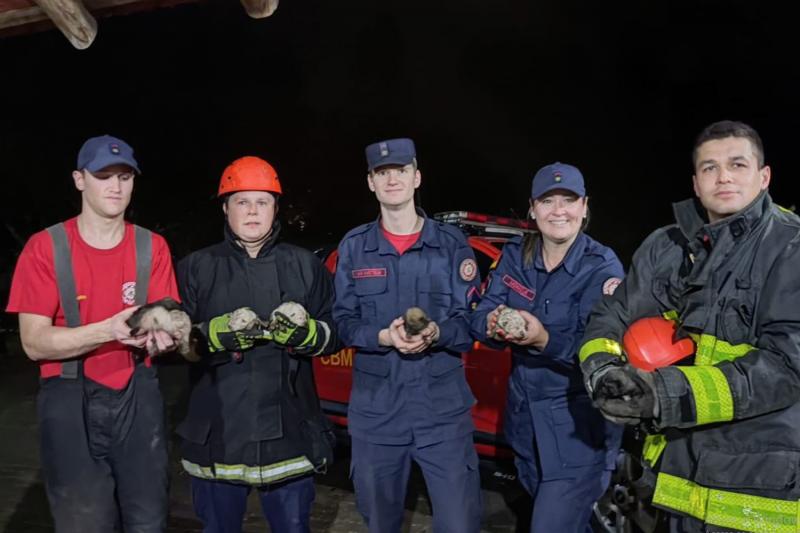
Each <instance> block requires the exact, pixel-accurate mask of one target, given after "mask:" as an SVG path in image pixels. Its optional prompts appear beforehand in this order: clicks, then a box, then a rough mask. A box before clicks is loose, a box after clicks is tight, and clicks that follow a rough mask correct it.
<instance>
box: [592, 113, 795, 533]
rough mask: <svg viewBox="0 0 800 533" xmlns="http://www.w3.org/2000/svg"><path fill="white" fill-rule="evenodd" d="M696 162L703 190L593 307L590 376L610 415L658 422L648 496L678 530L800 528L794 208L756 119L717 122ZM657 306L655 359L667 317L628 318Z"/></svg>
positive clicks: (653, 426)
mask: <svg viewBox="0 0 800 533" xmlns="http://www.w3.org/2000/svg"><path fill="white" fill-rule="evenodd" d="M693 164H694V176H693V184H694V191H695V194H696V196H697V200H694V199H690V200H686V201H683V202H680V203H677V204H675V205H674V213H675V219H676V223H675V224H673V225H670V226H667V227H664V228H661V229H659V230H656V231H655V232H654V233H652V234H651V235H650V236H649V237H648V238H647V239H646V240H645V242H644V243H643V244H642V246H641V247H640V248H639V250H637V252H636V254H635V255H634V258H633V264H632V266H631V269H630V271H629V272H628V275H627V277H626V278H625V281H624V282H623V283H622V285H620V287H619V289H618V290H617V291H616V292H615V293H614V295H613V296H612V297H610V298H607V299H604V300H603V301H602V302H601V303H600V304H598V306H597V307H596V308H595V309H594V311H593V313H592V315H591V316H590V318H589V324H588V326H587V329H586V334H585V337H584V340H583V344H582V348H581V350H580V354H579V356H580V360H581V362H582V363H581V366H582V370H583V373H584V376H585V379H586V384H587V388H588V390H589V392H590V393H591V394H592V396H593V398H594V400H595V402H596V404H597V405H598V406H599V408H600V409H601V411H602V413H603V414H604V415H605V416H606V417H607V418H609V419H611V420H615V421H619V422H624V423H627V424H631V425H641V427H644V428H645V429H647V430H648V431H650V432H651V435H650V437H648V439H647V440H646V442H645V450H644V454H643V456H644V457H645V458H646V460H647V462H648V463H649V464H650V466H652V467H653V469H654V470H655V471H657V474H658V475H657V478H656V483H655V489H654V493H653V495H652V503H653V504H654V505H655V506H657V507H659V508H661V509H664V510H666V511H667V512H668V513H669V521H670V528H671V530H672V531H681V532H700V531H731V530H735V531H764V532H767V531H768V532H783V531H786V532H789V531H799V530H800V523H799V522H798V517H800V476H799V475H798V468H800V431H798V427H800V306H798V305H797V300H798V297H800V277H798V275H797V265H798V264H800V249H799V248H798V246H797V243H798V242H799V241H800V219H798V217H797V216H796V215H794V214H793V213H791V212H788V211H786V210H784V209H782V208H779V207H778V206H777V205H775V204H774V203H773V202H772V199H771V198H770V195H769V193H768V190H767V188H768V186H769V183H770V178H771V171H770V168H769V167H768V166H766V165H765V164H764V152H763V147H762V144H761V139H760V137H759V135H758V133H756V131H755V130H754V129H753V128H751V127H750V126H748V125H746V124H743V123H740V122H731V121H722V122H717V123H714V124H711V125H710V126H708V127H707V128H706V129H705V130H703V131H702V132H701V134H700V135H699V136H698V138H697V140H696V142H695V147H694V154H693ZM659 316H661V317H664V318H666V319H669V320H670V321H671V322H672V323H673V324H674V325H675V328H676V329H675V333H674V335H673V336H672V339H671V341H672V342H667V343H664V348H663V350H664V353H663V354H662V356H663V355H664V354H666V355H667V357H666V358H665V360H662V361H660V362H659V361H658V360H657V359H658V358H659V357H658V353H657V352H658V349H656V350H655V351H653V350H651V348H652V347H653V343H655V345H658V344H659V343H663V340H662V341H659V340H657V339H656V340H655V341H654V337H658V336H659V335H660V334H659V333H658V331H657V329H659V328H661V326H658V327H657V328H655V329H654V328H651V329H650V331H649V332H648V331H644V330H639V331H634V330H637V329H638V328H639V327H640V325H641V323H637V324H633V323H634V322H635V321H636V320H637V319H641V318H643V317H651V318H652V317H659ZM651 325H652V324H651ZM648 327H649V326H648ZM626 331H628V339H627V340H626V341H625V347H624V349H623V346H622V344H621V341H623V333H625V332H626ZM632 331H633V332H632ZM662 333H663V331H662ZM684 341H686V342H688V343H689V344H690V345H691V344H694V347H693V351H694V354H693V358H689V359H682V358H683V357H684V356H685V355H686V351H685V346H684V351H683V353H681V349H676V347H677V345H678V344H679V343H681V342H684ZM673 350H675V351H674V352H673ZM626 351H627V352H629V353H627V354H626ZM670 354H671V355H670ZM653 357H656V359H653ZM643 362H645V363H646V364H642V363H643ZM632 363H635V365H637V366H639V367H640V368H636V367H635V366H634V365H633V364H632ZM669 363H674V364H669ZM646 365H650V368H651V369H653V371H651V372H650V371H646V370H642V368H645V367H646ZM664 365H667V366H664ZM642 423H644V424H642Z"/></svg>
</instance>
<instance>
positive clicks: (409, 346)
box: [387, 318, 439, 354]
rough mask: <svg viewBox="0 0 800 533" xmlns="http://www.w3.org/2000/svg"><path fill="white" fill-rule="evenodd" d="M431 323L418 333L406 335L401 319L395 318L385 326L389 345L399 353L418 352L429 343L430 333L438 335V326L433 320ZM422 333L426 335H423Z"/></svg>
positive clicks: (430, 341) (424, 348) (430, 340)
mask: <svg viewBox="0 0 800 533" xmlns="http://www.w3.org/2000/svg"><path fill="white" fill-rule="evenodd" d="M431 324H433V328H431ZM431 324H428V326H427V327H426V328H425V329H424V330H423V331H422V332H421V333H420V334H419V335H408V334H407V333H406V329H405V327H404V321H403V319H402V318H395V319H394V320H393V321H392V323H391V324H389V327H388V328H387V330H388V340H389V345H390V346H394V347H395V348H396V349H397V351H398V352H400V353H405V354H408V353H420V352H422V351H424V350H426V349H427V348H428V347H429V346H430V345H431V343H432V342H433V339H432V335H434V334H435V335H437V336H438V331H439V326H437V325H436V323H434V322H431ZM423 333H426V334H427V335H428V336H427V337H426V336H424V335H423Z"/></svg>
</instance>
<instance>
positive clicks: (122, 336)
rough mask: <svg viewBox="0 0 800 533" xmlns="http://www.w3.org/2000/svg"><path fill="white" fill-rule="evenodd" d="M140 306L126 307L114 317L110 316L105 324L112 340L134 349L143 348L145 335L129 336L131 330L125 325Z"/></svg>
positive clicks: (145, 340) (145, 339)
mask: <svg viewBox="0 0 800 533" xmlns="http://www.w3.org/2000/svg"><path fill="white" fill-rule="evenodd" d="M139 307H140V306H138V305H137V306H134V307H128V308H126V309H123V310H122V311H120V312H119V313H117V314H116V315H114V316H112V317H111V318H108V319H106V323H107V324H108V330H109V334H110V335H111V338H112V340H116V341H118V342H121V343H122V344H124V345H126V346H133V347H134V348H144V346H145V343H146V342H147V335H136V336H132V335H131V328H130V327H128V324H126V323H125V321H126V320H128V318H130V316H131V315H132V314H133V313H134V312H135V311H136V310H137V309H139Z"/></svg>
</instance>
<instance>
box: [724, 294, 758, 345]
mask: <svg viewBox="0 0 800 533" xmlns="http://www.w3.org/2000/svg"><path fill="white" fill-rule="evenodd" d="M719 321H720V331H721V332H722V340H724V341H727V342H728V343H730V344H734V345H735V344H742V343H745V342H747V341H748V340H749V338H750V326H751V325H752V324H753V304H752V303H750V302H748V301H746V299H739V298H730V299H728V300H727V301H726V302H725V307H724V308H723V310H722V313H721V316H720V318H719Z"/></svg>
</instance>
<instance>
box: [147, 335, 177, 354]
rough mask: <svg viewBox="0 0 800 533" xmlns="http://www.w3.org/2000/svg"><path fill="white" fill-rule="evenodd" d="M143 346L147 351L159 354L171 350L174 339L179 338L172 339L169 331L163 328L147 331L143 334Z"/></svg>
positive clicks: (174, 342) (174, 345) (173, 345)
mask: <svg viewBox="0 0 800 533" xmlns="http://www.w3.org/2000/svg"><path fill="white" fill-rule="evenodd" d="M145 337H146V341H145V346H146V347H147V353H148V354H150V355H151V356H152V355H159V354H162V353H165V352H171V351H172V350H174V349H175V347H176V341H177V340H180V339H173V338H172V337H171V336H170V334H169V333H167V332H166V331H163V330H157V331H149V332H147V334H146V335H145Z"/></svg>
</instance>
